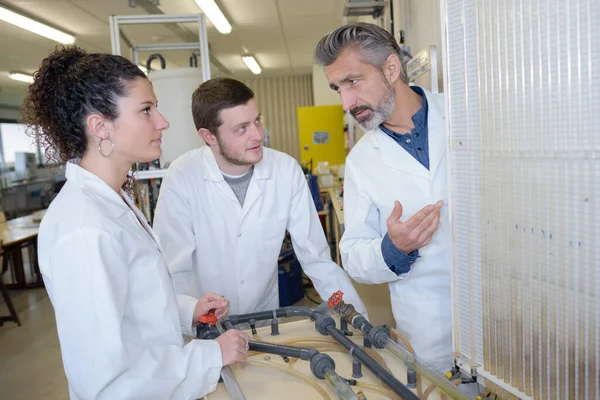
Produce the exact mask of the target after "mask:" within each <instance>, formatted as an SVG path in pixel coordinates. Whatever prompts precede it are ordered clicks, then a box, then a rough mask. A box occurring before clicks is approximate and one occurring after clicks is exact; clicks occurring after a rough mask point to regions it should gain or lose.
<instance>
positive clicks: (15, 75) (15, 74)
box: [8, 72, 33, 83]
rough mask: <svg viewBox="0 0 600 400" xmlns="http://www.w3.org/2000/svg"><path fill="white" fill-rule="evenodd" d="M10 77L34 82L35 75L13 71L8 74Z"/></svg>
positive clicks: (20, 80)
mask: <svg viewBox="0 0 600 400" xmlns="http://www.w3.org/2000/svg"><path fill="white" fill-rule="evenodd" d="M8 77H9V78H10V79H13V80H15V81H19V82H25V83H33V76H31V75H27V74H22V73H20V72H11V73H9V74H8Z"/></svg>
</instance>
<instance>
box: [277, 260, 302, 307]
mask: <svg viewBox="0 0 600 400" xmlns="http://www.w3.org/2000/svg"><path fill="white" fill-rule="evenodd" d="M278 273H279V306H280V307H287V306H291V305H293V304H294V303H296V302H298V301H299V300H301V299H302V298H304V287H303V286H302V268H301V267H300V263H299V262H298V259H297V258H296V254H294V250H293V249H289V250H284V251H282V252H281V254H280V255H279V261H278Z"/></svg>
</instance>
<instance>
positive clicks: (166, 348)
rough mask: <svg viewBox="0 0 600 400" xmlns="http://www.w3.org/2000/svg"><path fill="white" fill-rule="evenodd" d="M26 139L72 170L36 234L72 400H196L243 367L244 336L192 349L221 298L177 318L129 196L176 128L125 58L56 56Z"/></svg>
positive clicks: (36, 94)
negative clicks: (197, 330)
mask: <svg viewBox="0 0 600 400" xmlns="http://www.w3.org/2000/svg"><path fill="white" fill-rule="evenodd" d="M23 112H24V116H25V120H26V122H27V124H28V125H29V130H30V132H31V133H35V134H36V136H37V137H38V138H40V140H41V142H42V143H43V144H44V145H45V146H46V147H47V148H48V155H49V156H50V157H52V158H54V159H58V160H59V161H64V162H67V166H66V176H67V183H66V184H65V186H64V187H63V188H62V190H61V191H60V193H59V194H58V196H57V197H56V199H55V200H54V201H53V202H52V204H51V205H50V208H49V209H48V211H47V213H46V216H45V217H44V219H43V221H42V224H41V226H40V231H39V239H38V243H39V263H40V269H41V271H42V275H43V278H44V282H45V284H46V289H47V290H48V295H49V297H50V300H51V301H52V305H53V306H54V310H55V314H56V322H57V328H58V336H59V339H60V345H61V351H62V358H63V364H64V368H65V373H66V376H67V379H68V381H69V391H70V396H71V399H111V400H112V399H195V398H199V397H202V396H203V395H204V394H206V393H209V392H211V391H213V390H214V389H215V388H216V385H217V382H218V379H219V373H220V370H221V367H222V366H223V365H228V364H231V363H233V362H236V361H240V360H243V359H244V358H245V356H246V354H247V340H248V338H247V336H246V335H244V334H243V333H241V332H239V331H235V330H232V331H229V332H226V333H225V334H224V335H222V336H221V337H219V338H218V339H217V340H216V341H201V340H192V341H191V342H190V343H188V344H187V345H184V344H183V341H182V333H185V334H188V335H191V334H192V326H193V321H197V320H198V318H199V316H200V315H203V314H206V313H207V312H209V310H211V309H216V310H217V317H221V316H224V315H225V314H226V313H227V310H228V307H229V305H228V302H227V300H226V299H225V298H223V297H221V296H218V295H215V294H212V293H207V294H205V295H204V296H203V297H202V299H200V300H199V301H198V302H197V303H195V307H194V308H189V307H183V306H179V304H181V305H183V304H188V302H185V301H179V298H177V297H176V295H175V294H174V291H173V285H172V283H171V280H170V276H169V274H168V272H167V266H166V264H165V260H164V257H163V255H162V250H161V247H160V244H159V242H158V240H157V238H156V236H155V235H154V233H153V231H152V229H151V228H150V226H149V225H148V223H147V222H146V220H145V219H144V217H143V214H142V213H141V212H140V211H139V210H138V209H137V208H136V207H135V205H134V203H133V202H132V200H131V198H130V197H129V196H128V194H127V192H126V191H124V190H123V189H124V188H126V187H127V186H128V183H131V178H130V176H129V175H128V174H129V169H130V166H131V165H132V164H133V163H135V162H148V161H151V160H155V159H157V158H159V157H160V155H161V137H162V131H163V130H165V129H167V128H168V127H169V123H168V122H167V121H166V120H165V118H164V117H163V116H162V115H161V114H160V113H159V112H158V110H157V100H156V97H155V95H154V92H153V90H152V86H151V84H150V82H149V81H148V79H147V78H146V76H145V75H144V74H143V73H142V72H141V71H140V70H139V68H138V67H137V66H136V65H134V64H132V63H131V62H129V61H128V60H126V59H125V58H122V57H119V56H114V55H109V54H87V53H86V52H84V51H83V50H81V49H80V48H78V47H58V48H57V49H56V50H55V51H54V52H53V53H52V54H50V55H49V56H48V57H47V58H45V59H44V60H43V61H42V64H41V67H40V69H39V70H38V71H37V72H36V73H35V75H34V82H33V84H31V85H30V87H29V92H28V94H27V97H26V99H25V104H24V110H23Z"/></svg>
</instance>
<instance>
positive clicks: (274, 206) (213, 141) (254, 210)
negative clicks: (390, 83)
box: [154, 78, 366, 316]
mask: <svg viewBox="0 0 600 400" xmlns="http://www.w3.org/2000/svg"><path fill="white" fill-rule="evenodd" d="M192 112H193V117H194V123H195V125H196V128H197V129H198V134H200V135H201V136H202V139H203V140H204V141H205V142H206V144H207V145H206V146H204V147H201V148H199V149H196V150H192V151H190V152H188V153H186V154H184V155H183V156H181V157H180V158H178V159H177V160H175V161H174V162H173V163H172V164H171V166H170V168H169V171H168V173H167V176H166V177H165V179H164V180H163V184H162V187H161V193H160V197H159V201H158V205H157V208H156V215H155V222H154V229H155V231H156V233H157V235H158V236H159V238H160V242H161V244H162V247H163V251H164V253H165V256H166V258H167V261H168V265H169V269H170V271H171V274H172V275H173V280H174V284H175V291H176V292H177V294H178V295H179V296H180V300H181V299H185V298H188V299H189V304H190V309H189V310H188V312H189V313H190V316H191V315H192V314H191V313H192V312H193V310H192V305H193V304H195V303H196V301H197V300H196V299H198V298H199V297H201V296H202V294H203V293H205V292H207V291H211V292H215V293H219V294H221V295H223V296H225V297H226V298H228V299H229V300H230V301H231V308H230V310H229V312H230V314H240V313H250V312H255V311H263V310H270V309H276V308H278V307H279V292H278V273H277V259H278V257H279V253H280V251H281V245H282V243H283V239H284V236H285V231H286V230H287V231H289V232H290V234H291V237H292V243H293V246H294V251H295V253H296V256H297V257H298V260H299V261H300V264H301V265H302V268H303V270H304V272H305V273H306V275H307V276H308V277H309V278H310V279H311V280H312V281H313V283H314V285H315V288H316V289H317V292H318V293H319V295H321V297H322V298H323V299H327V298H328V297H329V296H331V294H332V293H334V292H335V291H337V290H342V291H343V292H344V299H345V300H346V301H347V302H348V303H352V304H354V306H355V307H356V309H357V310H358V311H359V312H365V311H366V310H365V307H364V305H363V303H362V301H361V300H360V298H359V297H358V294H357V293H356V290H355V289H354V287H353V286H352V283H351V281H350V279H349V278H348V275H347V274H346V272H345V271H344V270H343V269H342V268H340V267H339V266H337V265H336V264H334V263H333V261H331V256H330V250H329V247H328V244H327V241H326V239H325V235H324V232H323V228H322V227H321V223H320V221H319V218H318V215H317V211H316V209H315V205H314V203H313V200H312V197H311V195H310V191H309V188H308V185H307V183H306V179H305V177H304V174H303V172H302V169H301V168H300V166H299V165H298V163H297V162H296V160H294V159H293V158H291V157H290V156H288V155H286V154H283V153H280V152H278V151H275V150H272V149H268V148H263V128H262V125H261V116H260V112H259V110H258V105H257V102H256V100H255V99H254V93H253V92H252V90H251V89H250V88H248V87H247V86H246V85H244V84H243V83H242V82H239V81H236V80H234V79H228V78H216V79H211V80H209V81H207V82H205V83H203V84H202V85H200V87H199V88H198V89H197V90H196V91H195V92H194V94H193V96H192Z"/></svg>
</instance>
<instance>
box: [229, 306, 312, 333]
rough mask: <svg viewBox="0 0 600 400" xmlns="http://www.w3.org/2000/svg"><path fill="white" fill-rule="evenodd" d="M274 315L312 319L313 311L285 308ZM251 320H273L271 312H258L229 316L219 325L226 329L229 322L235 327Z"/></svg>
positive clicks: (304, 308) (300, 308) (306, 308)
mask: <svg viewBox="0 0 600 400" xmlns="http://www.w3.org/2000/svg"><path fill="white" fill-rule="evenodd" d="M275 314H276V317H277V318H282V317H300V316H304V317H311V319H312V316H313V314H314V311H313V310H312V309H310V308H308V307H285V308H278V309H277V310H275ZM251 319H254V320H256V321H265V320H269V319H273V311H272V310H271V311H259V312H255V313H250V314H239V315H229V316H227V317H225V318H223V319H222V320H221V325H222V326H223V328H225V329H228V328H226V326H225V323H226V322H231V324H232V325H237V324H241V323H244V322H250V320H251Z"/></svg>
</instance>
